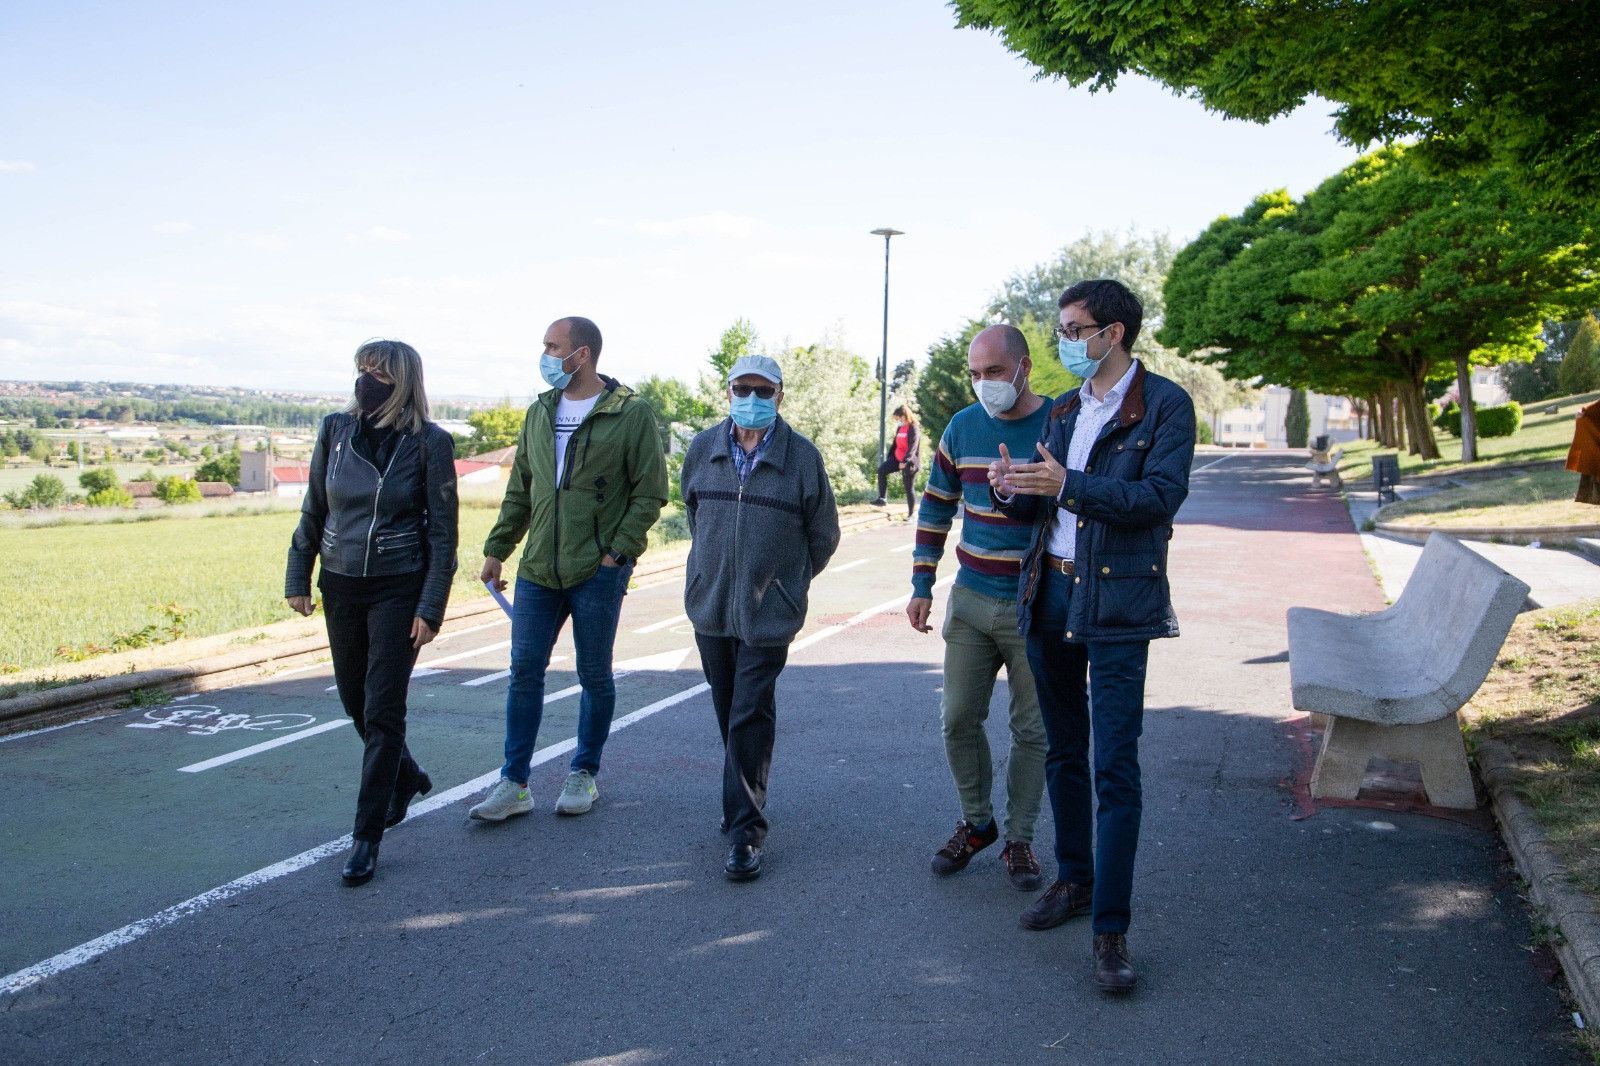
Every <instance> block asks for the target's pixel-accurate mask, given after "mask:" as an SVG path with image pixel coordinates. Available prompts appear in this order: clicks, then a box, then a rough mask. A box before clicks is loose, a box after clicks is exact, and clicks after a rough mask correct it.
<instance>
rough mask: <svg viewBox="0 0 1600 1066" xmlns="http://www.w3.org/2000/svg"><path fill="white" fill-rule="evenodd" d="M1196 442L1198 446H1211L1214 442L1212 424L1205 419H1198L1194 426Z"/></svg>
mask: <svg viewBox="0 0 1600 1066" xmlns="http://www.w3.org/2000/svg"><path fill="white" fill-rule="evenodd" d="M1194 442H1195V443H1196V444H1210V443H1211V442H1212V436H1211V423H1210V422H1207V421H1206V420H1205V419H1203V418H1202V419H1198V420H1197V421H1196V422H1195V424H1194Z"/></svg>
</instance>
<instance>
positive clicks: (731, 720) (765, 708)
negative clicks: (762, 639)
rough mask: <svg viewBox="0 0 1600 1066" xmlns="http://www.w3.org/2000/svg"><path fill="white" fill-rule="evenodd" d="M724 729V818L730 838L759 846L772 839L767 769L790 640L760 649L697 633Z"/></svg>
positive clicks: (704, 665)
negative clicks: (767, 813) (766, 811)
mask: <svg viewBox="0 0 1600 1066" xmlns="http://www.w3.org/2000/svg"><path fill="white" fill-rule="evenodd" d="M694 642H695V643H696V644H698V645H699V646H700V666H701V668H702V669H703V670H704V671H705V675H706V682H707V684H709V685H710V686H711V704H712V706H713V707H715V708H716V710H717V728H718V729H719V730H720V731H721V732H722V748H723V759H722V820H723V824H724V825H726V826H727V833H728V836H729V837H730V838H731V839H733V840H734V841H736V842H738V843H743V844H754V845H756V846H757V847H760V846H761V844H762V842H763V841H765V840H766V839H767V819H766V816H765V815H763V814H762V809H763V808H764V807H765V806H766V805H767V771H768V770H770V769H771V768H772V743H773V739H774V737H775V736H776V733H777V727H778V700H777V687H778V675H779V674H780V673H782V672H783V664H784V663H785V662H787V661H788V659H789V646H788V645H787V644H785V645H782V646H781V647H776V648H757V647H754V646H753V645H750V644H746V643H744V642H743V641H739V640H735V639H734V638H733V637H708V636H705V635H704V634H701V633H696V634H695V635H694Z"/></svg>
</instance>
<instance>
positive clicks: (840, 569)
mask: <svg viewBox="0 0 1600 1066" xmlns="http://www.w3.org/2000/svg"><path fill="white" fill-rule="evenodd" d="M870 561H871V560H869V559H857V560H856V561H855V562H853V563H845V564H844V565H843V566H833V567H829V568H828V570H827V571H826V572H827V573H830V574H842V573H844V572H845V571H846V570H854V569H855V568H856V567H858V566H866V565H867V563H868V562H870Z"/></svg>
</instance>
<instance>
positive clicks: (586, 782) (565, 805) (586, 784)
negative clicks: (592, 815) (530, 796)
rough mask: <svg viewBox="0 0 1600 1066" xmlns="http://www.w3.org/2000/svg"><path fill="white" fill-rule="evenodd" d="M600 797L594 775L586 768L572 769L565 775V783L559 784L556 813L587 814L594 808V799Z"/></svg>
mask: <svg viewBox="0 0 1600 1066" xmlns="http://www.w3.org/2000/svg"><path fill="white" fill-rule="evenodd" d="M599 798H600V789H599V788H597V787H596V786H595V783H594V776H593V775H592V774H590V773H589V771H587V770H574V771H572V773H570V774H568V775H567V783H566V784H565V785H562V786H561V795H560V796H559V797H558V798H557V799H556V813H557V814H588V813H589V812H590V811H591V810H593V809H594V801H595V800H597V799H599Z"/></svg>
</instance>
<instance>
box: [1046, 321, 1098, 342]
mask: <svg viewBox="0 0 1600 1066" xmlns="http://www.w3.org/2000/svg"><path fill="white" fill-rule="evenodd" d="M1105 328H1106V327H1104V326H1102V325H1101V324H1100V323H1098V322H1089V323H1078V322H1073V323H1071V324H1070V325H1066V326H1057V327H1056V336H1058V337H1061V338H1064V339H1066V340H1069V341H1077V340H1082V339H1083V336H1082V334H1083V331H1084V330H1086V329H1087V330H1093V331H1094V332H1096V333H1098V332H1099V331H1100V330H1103V329H1105Z"/></svg>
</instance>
